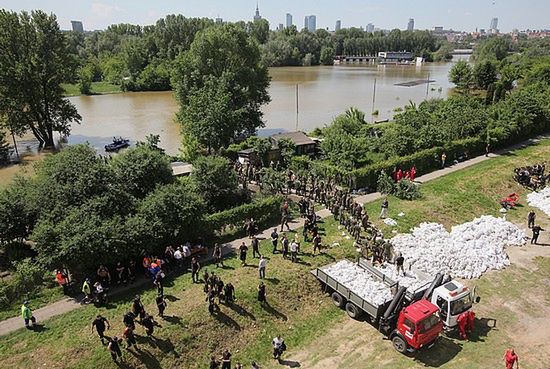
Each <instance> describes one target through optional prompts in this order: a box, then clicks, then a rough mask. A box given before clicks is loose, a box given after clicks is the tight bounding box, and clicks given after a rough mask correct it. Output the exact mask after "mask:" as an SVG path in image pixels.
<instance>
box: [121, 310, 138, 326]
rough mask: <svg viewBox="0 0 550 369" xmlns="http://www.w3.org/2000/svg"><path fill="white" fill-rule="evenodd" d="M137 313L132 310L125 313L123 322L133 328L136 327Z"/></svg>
mask: <svg viewBox="0 0 550 369" xmlns="http://www.w3.org/2000/svg"><path fill="white" fill-rule="evenodd" d="M135 318H136V317H135V315H134V313H132V312H131V311H129V312H127V313H126V314H124V316H123V317H122V322H123V323H124V326H125V327H130V328H132V329H136V322H135Z"/></svg>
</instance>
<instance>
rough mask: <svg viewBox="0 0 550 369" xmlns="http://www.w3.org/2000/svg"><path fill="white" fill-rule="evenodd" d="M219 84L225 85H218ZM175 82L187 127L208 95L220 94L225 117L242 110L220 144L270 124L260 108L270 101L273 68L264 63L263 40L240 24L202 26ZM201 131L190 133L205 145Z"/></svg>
mask: <svg viewBox="0 0 550 369" xmlns="http://www.w3.org/2000/svg"><path fill="white" fill-rule="evenodd" d="M217 84H218V85H220V86H223V88H221V87H220V89H221V90H218V89H216V85H217ZM172 85H173V86H174V88H175V90H176V96H177V99H178V101H179V103H180V105H181V111H180V115H179V117H180V121H183V126H184V127H185V125H186V123H189V121H188V119H186V118H188V117H190V116H192V117H193V116H196V115H197V112H198V111H199V108H198V107H197V105H198V106H199V107H202V106H203V104H204V101H205V100H204V99H205V98H207V97H210V96H215V97H216V101H215V102H216V104H217V106H219V107H221V108H223V111H222V112H220V114H223V116H224V117H227V116H229V117H230V118H232V117H233V115H234V113H231V112H238V115H239V116H240V119H239V120H238V121H236V120H235V119H232V122H234V125H233V126H232V127H230V129H231V132H223V133H222V134H221V136H222V139H219V140H216V141H218V142H220V144H221V143H222V142H223V143H225V142H226V141H227V137H229V136H230V137H231V138H232V139H235V138H236V137H237V136H239V135H242V134H244V135H251V134H253V133H254V132H255V131H256V129H257V128H259V127H262V126H263V125H264V123H263V122H262V119H261V118H262V112H261V110H260V108H261V106H262V105H264V104H266V103H267V102H269V100H270V99H269V95H268V93H267V87H268V85H269V76H268V72H267V68H266V67H265V66H263V65H262V64H261V63H260V52H259V48H258V46H257V44H256V43H255V42H254V41H253V40H251V39H250V38H249V37H248V36H247V34H246V32H245V31H244V30H243V29H242V28H240V27H238V26H235V25H223V26H221V27H212V28H209V29H206V30H204V31H201V32H200V33H199V34H198V35H197V36H196V38H195V40H194V41H193V43H192V44H191V48H190V50H189V51H187V52H184V53H182V54H181V55H180V56H179V57H178V58H177V60H176V63H175V69H174V74H173V78H172ZM209 115H210V116H213V115H214V112H211V113H209ZM211 121H212V119H209V120H203V121H202V123H203V127H202V128H203V129H204V130H207V129H208V127H207V126H206V125H208V124H210V123H211ZM214 121H217V119H214ZM198 131H200V130H193V132H191V133H189V134H190V135H193V136H194V137H195V138H196V141H197V142H199V143H200V144H202V145H204V137H202V136H198V135H197V133H198ZM229 133H230V135H229ZM210 136H211V135H210ZM210 138H211V137H210Z"/></svg>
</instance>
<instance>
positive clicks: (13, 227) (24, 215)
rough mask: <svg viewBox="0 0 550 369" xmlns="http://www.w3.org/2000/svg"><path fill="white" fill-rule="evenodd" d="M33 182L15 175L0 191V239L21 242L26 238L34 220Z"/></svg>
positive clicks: (5, 241)
mask: <svg viewBox="0 0 550 369" xmlns="http://www.w3.org/2000/svg"><path fill="white" fill-rule="evenodd" d="M32 186H33V183H32V182H31V181H30V180H29V179H26V178H24V177H17V178H16V179H15V181H14V182H12V183H11V184H10V185H9V186H8V187H7V188H6V189H4V190H3V191H2V192H0V241H1V242H3V243H9V242H12V241H17V242H19V243H22V242H23V240H24V239H26V238H28V236H29V234H30V233H31V231H32V229H33V227H34V224H35V222H36V216H37V209H36V208H35V203H34V200H35V199H34V198H33V197H32V195H33V191H34V189H33V188H32Z"/></svg>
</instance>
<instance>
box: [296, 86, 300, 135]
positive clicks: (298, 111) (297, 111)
mask: <svg viewBox="0 0 550 369" xmlns="http://www.w3.org/2000/svg"><path fill="white" fill-rule="evenodd" d="M299 114H300V110H299V108H298V84H296V131H298V115H299Z"/></svg>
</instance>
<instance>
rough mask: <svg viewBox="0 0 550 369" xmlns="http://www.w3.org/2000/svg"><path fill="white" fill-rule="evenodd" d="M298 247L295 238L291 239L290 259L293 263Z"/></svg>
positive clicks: (296, 259)
mask: <svg viewBox="0 0 550 369" xmlns="http://www.w3.org/2000/svg"><path fill="white" fill-rule="evenodd" d="M299 248H300V245H298V242H296V239H294V240H293V241H292V243H291V244H290V260H291V261H292V262H293V263H295V262H296V261H298V249H299Z"/></svg>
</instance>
